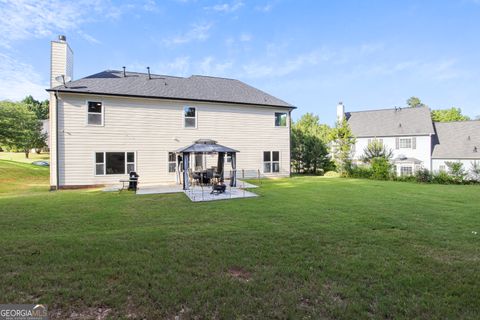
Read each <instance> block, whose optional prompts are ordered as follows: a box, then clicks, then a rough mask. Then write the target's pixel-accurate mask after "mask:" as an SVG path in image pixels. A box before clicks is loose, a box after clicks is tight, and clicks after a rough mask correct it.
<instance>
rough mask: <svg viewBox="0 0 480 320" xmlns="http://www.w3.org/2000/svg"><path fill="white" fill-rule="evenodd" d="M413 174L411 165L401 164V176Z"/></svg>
mask: <svg viewBox="0 0 480 320" xmlns="http://www.w3.org/2000/svg"><path fill="white" fill-rule="evenodd" d="M412 174H413V169H412V167H410V166H401V167H400V175H401V176H411V175H412Z"/></svg>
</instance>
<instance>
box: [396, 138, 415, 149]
mask: <svg viewBox="0 0 480 320" xmlns="http://www.w3.org/2000/svg"><path fill="white" fill-rule="evenodd" d="M398 142H399V145H400V148H402V149H411V148H412V138H400V139H399V140H398Z"/></svg>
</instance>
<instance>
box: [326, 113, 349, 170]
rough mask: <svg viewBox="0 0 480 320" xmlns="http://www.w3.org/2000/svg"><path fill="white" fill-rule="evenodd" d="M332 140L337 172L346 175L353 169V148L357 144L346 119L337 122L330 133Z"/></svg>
mask: <svg viewBox="0 0 480 320" xmlns="http://www.w3.org/2000/svg"><path fill="white" fill-rule="evenodd" d="M330 140H331V141H332V154H333V158H334V160H335V164H336V166H337V170H338V171H339V173H340V174H342V175H346V174H348V172H349V171H350V170H351V167H352V146H353V145H354V144H355V137H354V136H353V133H352V130H351V129H350V126H349V125H348V122H347V120H346V119H343V120H342V121H337V123H336V124H335V128H333V129H332V131H331V132H330Z"/></svg>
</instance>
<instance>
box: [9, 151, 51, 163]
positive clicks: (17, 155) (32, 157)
mask: <svg viewBox="0 0 480 320" xmlns="http://www.w3.org/2000/svg"><path fill="white" fill-rule="evenodd" d="M0 160H8V161H16V162H23V163H32V162H33V161H38V160H44V161H49V160H50V154H49V153H45V152H42V153H40V154H37V153H35V152H31V153H30V154H29V156H28V158H26V157H25V153H23V152H0Z"/></svg>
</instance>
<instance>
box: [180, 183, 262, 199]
mask: <svg viewBox="0 0 480 320" xmlns="http://www.w3.org/2000/svg"><path fill="white" fill-rule="evenodd" d="M255 187H256V186H255ZM211 191H212V188H211V187H208V186H207V187H203V188H201V187H198V186H196V187H194V188H190V190H185V191H184V192H185V194H186V195H187V197H188V198H189V199H190V200H191V201H193V202H202V201H216V200H230V199H241V198H253V197H258V195H257V194H255V193H253V192H250V191H247V190H245V189H241V188H237V187H227V189H226V190H225V192H224V193H220V194H212V193H211Z"/></svg>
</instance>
